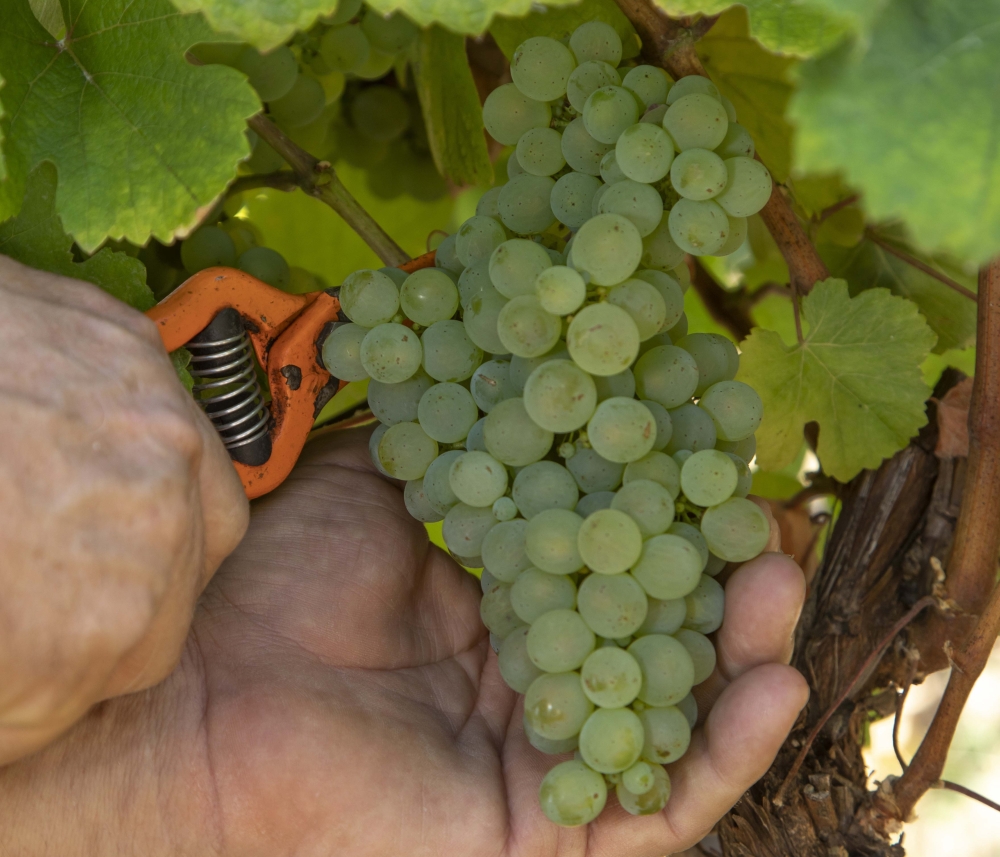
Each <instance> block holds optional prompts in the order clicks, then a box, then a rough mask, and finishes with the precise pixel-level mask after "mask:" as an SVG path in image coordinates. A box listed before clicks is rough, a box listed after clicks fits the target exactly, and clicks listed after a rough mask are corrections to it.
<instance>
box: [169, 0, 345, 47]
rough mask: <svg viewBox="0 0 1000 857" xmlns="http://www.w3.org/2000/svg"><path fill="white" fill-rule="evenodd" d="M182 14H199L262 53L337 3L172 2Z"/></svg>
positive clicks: (272, 0) (304, 0)
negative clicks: (202, 14)
mask: <svg viewBox="0 0 1000 857" xmlns="http://www.w3.org/2000/svg"><path fill="white" fill-rule="evenodd" d="M172 2H173V4H174V5H175V6H176V7H177V8H178V9H180V10H181V11H182V12H202V13H204V15H205V17H206V18H207V19H208V22H209V23H210V24H211V25H212V27H213V28H214V29H216V30H218V31H219V32H220V33H232V34H233V35H236V36H239V38H240V40H241V41H244V42H250V43H251V44H253V45H255V46H256V47H258V48H259V49H260V50H262V51H269V50H271V49H272V48H276V47H277V46H278V45H280V44H281V43H282V42H285V41H287V40H288V39H289V38H290V37H291V35H292V34H293V33H294V32H295V31H296V30H306V29H308V28H309V27H311V26H312V25H313V23H314V22H315V20H316V19H317V18H318V17H319V16H320V15H328V14H330V13H331V12H333V11H334V10H335V9H336V8H337V0H172Z"/></svg>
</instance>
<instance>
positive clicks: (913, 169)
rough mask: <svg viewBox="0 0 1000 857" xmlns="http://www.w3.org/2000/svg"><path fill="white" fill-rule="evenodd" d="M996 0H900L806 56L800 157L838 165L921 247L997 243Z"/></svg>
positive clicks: (999, 74) (984, 247)
mask: <svg viewBox="0 0 1000 857" xmlns="http://www.w3.org/2000/svg"><path fill="white" fill-rule="evenodd" d="M998 52H1000V0H892V2H890V3H889V4H888V6H887V7H886V8H885V9H884V11H883V12H882V14H881V15H880V16H879V17H878V18H877V20H876V21H875V24H874V28H873V29H872V31H871V34H870V37H869V38H868V40H867V41H866V42H861V41H858V42H857V43H856V44H853V45H845V46H844V47H843V48H839V49H837V50H836V51H834V52H833V53H832V54H830V55H828V56H826V57H822V58H819V59H817V60H814V61H810V62H808V63H803V64H802V66H801V88H800V89H799V90H798V92H797V93H796V95H795V96H794V97H793V99H792V102H791V105H790V107H789V114H790V118H791V119H792V121H793V122H794V123H795V125H796V128H797V132H796V161H797V163H796V166H799V167H802V168H803V169H806V170H817V171H828V170H836V169H841V170H843V171H844V173H845V175H846V176H847V178H848V180H849V181H850V183H851V184H852V185H855V186H857V187H858V188H859V189H860V190H861V191H863V193H864V200H865V208H866V209H867V211H868V212H869V214H870V215H872V216H873V217H874V218H875V219H878V220H889V219H893V218H902V219H903V220H904V221H905V222H906V224H907V226H908V227H909V229H910V231H911V233H912V235H913V238H914V240H915V242H916V244H918V245H919V246H921V247H924V248H926V249H932V250H947V251H949V252H951V253H953V254H955V255H956V256H958V257H959V258H961V259H967V260H971V261H975V262H980V261H984V260H986V259H989V258H991V257H993V256H995V255H996V253H997V250H998V249H1000V184H998V183H997V181H996V179H995V176H996V173H997V170H998V169H1000V150H998V148H997V145H996V133H997V132H996V125H997V115H996V114H997V108H996V100H997V93H998V91H1000V65H998V64H997V60H996V57H997V54H998Z"/></svg>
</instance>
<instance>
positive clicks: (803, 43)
mask: <svg viewBox="0 0 1000 857" xmlns="http://www.w3.org/2000/svg"><path fill="white" fill-rule="evenodd" d="M653 2H654V3H655V4H656V5H657V6H659V7H660V8H661V9H662V10H663V11H664V12H666V13H667V14H668V15H674V16H677V15H693V14H696V13H698V12H701V13H703V14H706V15H716V14H718V13H719V12H722V11H724V10H725V9H727V8H729V7H731V6H733V5H734V4H733V3H732V2H731V0H653ZM883 2H884V0H744V2H743V3H741V4H739V5H741V6H745V7H746V9H747V11H748V12H749V14H750V31H751V32H752V33H753V36H754V38H755V39H757V40H758V41H759V42H760V43H761V44H762V45H764V46H765V47H766V48H769V49H770V50H772V51H778V52H779V53H784V54H794V55H797V56H804V57H808V56H813V55H814V54H818V53H822V52H823V51H825V50H827V49H829V48H831V47H833V46H834V45H835V44H837V42H839V41H840V40H841V39H842V38H843V37H844V36H845V35H847V34H849V33H852V32H854V31H855V30H856V29H857V28H859V27H861V26H863V25H864V24H866V23H867V22H868V21H869V20H870V19H871V16H872V14H873V13H874V11H875V10H877V9H878V7H879V6H880V5H882V3H883Z"/></svg>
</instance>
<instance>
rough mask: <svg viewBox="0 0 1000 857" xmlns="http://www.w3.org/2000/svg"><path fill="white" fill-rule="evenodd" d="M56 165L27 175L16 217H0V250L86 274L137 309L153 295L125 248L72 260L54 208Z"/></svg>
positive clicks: (34, 263)
mask: <svg viewBox="0 0 1000 857" xmlns="http://www.w3.org/2000/svg"><path fill="white" fill-rule="evenodd" d="M57 183H58V178H57V176H56V169H55V167H53V166H52V164H50V163H43V164H42V165H41V166H39V167H38V168H37V169H36V170H35V171H34V172H33V173H32V174H31V175H30V176H29V177H28V182H27V193H25V197H24V205H23V206H22V207H21V211H20V213H19V214H18V215H17V217H14V218H11V219H10V220H6V221H4V222H3V223H0V253H2V254H3V255H5V256H10V257H11V258H12V259H17V261H18V262H21V263H22V264H25V265H30V266H31V267H32V268H38V269H40V270H42V271H50V272H51V273H53V274H62V275H63V276H64V277H75V278H76V279H78V280H86V281H87V282H88V283H93V284H94V285H95V286H100V287H101V288H102V289H104V291H106V292H108V293H109V294H112V295H114V296H115V297H116V298H118V299H119V300H121V301H124V302H125V303H127V304H128V305H129V306H132V307H135V308H136V309H140V310H146V309H149V308H150V307H151V306H152V305H153V304H154V303H156V301H155V300H154V299H153V293H152V292H151V291H150V290H149V286H147V285H146V268H145V267H144V266H143V264H142V262H140V261H139V260H138V259H133V258H132V257H131V256H129V255H128V254H127V253H116V252H114V251H113V250H110V249H109V248H107V247H105V248H104V249H102V250H98V251H97V253H95V254H94V255H93V256H91V257H90V258H89V259H86V260H84V261H83V262H75V261H74V260H73V253H72V247H73V239H72V238H70V237H69V236H68V235H67V234H66V233H65V232H63V228H62V223H60V221H59V215H58V214H57V213H56V184H57Z"/></svg>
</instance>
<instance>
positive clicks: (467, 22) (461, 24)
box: [366, 0, 589, 36]
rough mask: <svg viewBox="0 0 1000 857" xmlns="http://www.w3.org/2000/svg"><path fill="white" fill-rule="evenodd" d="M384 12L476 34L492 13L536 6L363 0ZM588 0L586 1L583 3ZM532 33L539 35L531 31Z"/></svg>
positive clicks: (551, 0) (555, 1) (515, 1)
mask: <svg viewBox="0 0 1000 857" xmlns="http://www.w3.org/2000/svg"><path fill="white" fill-rule="evenodd" d="M366 2H367V4H368V5H369V6H371V7H372V8H373V9H376V10H378V11H379V12H381V13H382V14H383V15H388V14H389V13H390V12H397V11H399V12H404V13H405V14H406V15H407V16H409V17H410V18H412V19H413V20H414V21H416V22H417V23H418V24H419V25H420V26H421V27H429V26H430V25H431V24H441V26H443V27H447V28H448V29H449V30H452V31H453V32H456V33H463V34H465V35H470V36H477V35H479V34H480V33H482V32H483V31H484V30H486V29H487V28H488V27H489V26H490V22H491V21H492V20H493V18H494V16H495V15H514V16H516V15H526V14H527V13H528V12H529V11H530V10H531V9H533V8H535V7H536V6H537V3H536V2H534V0H366ZM574 2H576V0H547V2H546V4H545V5H546V7H548V9H549V10H550V11H552V7H554V6H564V5H567V4H571V3H574ZM586 2H589V0H585V3H586ZM531 35H540V34H539V33H532V34H531Z"/></svg>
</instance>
